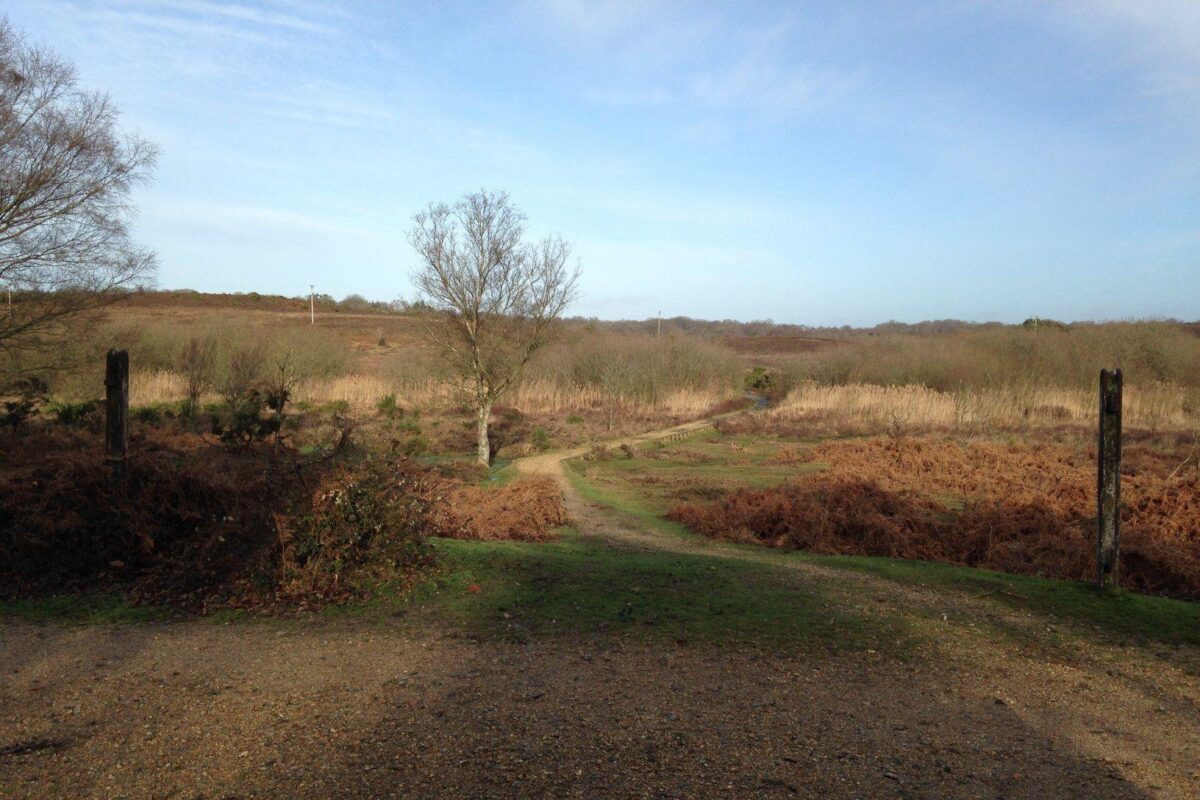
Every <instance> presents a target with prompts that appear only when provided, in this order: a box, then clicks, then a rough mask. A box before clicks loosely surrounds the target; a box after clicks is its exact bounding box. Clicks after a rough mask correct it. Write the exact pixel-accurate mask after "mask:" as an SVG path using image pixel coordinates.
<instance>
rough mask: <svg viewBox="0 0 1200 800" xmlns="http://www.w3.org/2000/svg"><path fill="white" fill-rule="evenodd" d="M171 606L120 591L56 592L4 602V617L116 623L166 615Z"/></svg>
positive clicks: (0, 605)
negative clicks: (138, 601)
mask: <svg viewBox="0 0 1200 800" xmlns="http://www.w3.org/2000/svg"><path fill="white" fill-rule="evenodd" d="M170 613H171V612H170V610H169V609H166V608H163V607H161V606H138V605H134V604H133V603H130V602H129V601H128V600H125V599H124V598H121V597H119V596H117V595H108V594H96V595H93V594H82V595H54V596H51V597H38V598H30V599H21V600H8V601H4V602H0V619H16V620H23V621H26V622H69V623H113V622H147V621H151V620H157V619H164V618H166V617H168V616H169V615H170Z"/></svg>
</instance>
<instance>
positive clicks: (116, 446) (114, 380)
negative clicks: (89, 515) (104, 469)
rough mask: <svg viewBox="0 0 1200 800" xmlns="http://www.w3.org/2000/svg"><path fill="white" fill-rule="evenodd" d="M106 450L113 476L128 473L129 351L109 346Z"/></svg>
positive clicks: (106, 377) (105, 386)
mask: <svg viewBox="0 0 1200 800" xmlns="http://www.w3.org/2000/svg"><path fill="white" fill-rule="evenodd" d="M104 389H105V398H104V423H105V425H104V454H105V458H106V460H107V461H108V463H109V464H111V465H112V471H113V477H114V478H118V479H119V478H121V477H122V476H123V475H124V474H125V457H126V456H127V455H129V353H128V352H127V351H125V350H109V351H108V359H107V363H106V365H105V370H104Z"/></svg>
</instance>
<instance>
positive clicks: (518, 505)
mask: <svg viewBox="0 0 1200 800" xmlns="http://www.w3.org/2000/svg"><path fill="white" fill-rule="evenodd" d="M430 523H431V524H430V532H431V533H433V534H435V535H438V536H445V537H447V538H450V539H479V540H484V541H489V540H495V539H511V540H516V541H525V542H541V541H545V540H547V539H550V538H552V537H553V536H554V529H555V528H557V527H558V526H560V525H565V524H566V523H567V509H566V505H565V504H564V503H563V494H562V490H561V489H560V488H559V487H558V484H557V483H555V482H554V481H553V480H552V479H551V478H546V477H532V478H519V479H517V480H515V481H513V482H512V483H507V484H504V485H503V486H498V487H495V488H483V487H479V486H457V487H454V486H442V487H439V488H438V489H437V490H436V491H434V492H433V495H432V500H431V503H430Z"/></svg>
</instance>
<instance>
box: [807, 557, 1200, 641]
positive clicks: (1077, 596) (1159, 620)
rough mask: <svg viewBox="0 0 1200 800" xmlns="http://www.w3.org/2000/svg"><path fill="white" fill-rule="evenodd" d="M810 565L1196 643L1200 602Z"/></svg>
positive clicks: (852, 565) (955, 574)
mask: <svg viewBox="0 0 1200 800" xmlns="http://www.w3.org/2000/svg"><path fill="white" fill-rule="evenodd" d="M809 558H811V559H812V560H813V561H814V563H819V564H824V565H827V566H831V567H835V568H837V569H848V570H854V571H858V572H866V573H870V574H872V575H876V576H879V577H882V578H887V579H888V580H892V581H896V582H897V583H904V584H908V585H915V586H921V587H925V588H929V589H931V590H934V591H954V592H962V593H965V594H969V595H970V596H972V597H975V598H987V599H989V600H992V601H994V602H997V603H1001V604H1003V605H1005V606H1008V607H1010V608H1015V609H1020V610H1024V611H1029V612H1031V613H1035V614H1038V615H1041V616H1044V617H1046V618H1047V620H1049V621H1053V620H1059V621H1062V622H1065V623H1069V624H1071V625H1072V627H1073V628H1074V629H1075V631H1076V632H1077V633H1084V634H1088V633H1100V634H1102V635H1104V636H1105V638H1112V637H1114V636H1115V637H1117V638H1122V639H1127V640H1129V641H1143V642H1145V641H1151V642H1162V643H1165V644H1190V645H1200V603H1189V602H1186V601H1184V600H1172V599H1170V598H1167V597H1152V596H1149V595H1143V594H1137V593H1135V592H1119V593H1117V594H1107V593H1103V592H1100V591H1097V590H1096V589H1095V588H1094V587H1093V586H1090V585H1088V584H1083V583H1078V582H1075V581H1060V580H1052V579H1048V578H1039V577H1035V576H1032V575H1010V574H1007V573H1003V572H993V571H991V570H984V569H973V568H971V567H959V566H953V565H949V564H934V563H930V562H927V561H904V560H899V559H891V558H872V557H866V556H810V557H809Z"/></svg>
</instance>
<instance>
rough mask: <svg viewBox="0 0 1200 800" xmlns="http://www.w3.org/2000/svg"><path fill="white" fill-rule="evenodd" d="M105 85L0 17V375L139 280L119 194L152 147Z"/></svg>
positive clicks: (143, 175) (142, 169) (145, 257)
mask: <svg viewBox="0 0 1200 800" xmlns="http://www.w3.org/2000/svg"><path fill="white" fill-rule="evenodd" d="M117 117H118V112H117V109H116V108H115V107H114V105H113V103H112V101H111V100H110V99H109V98H108V97H107V96H106V95H104V94H100V93H91V92H85V91H83V90H81V89H80V88H78V86H77V78H76V74H75V70H74V68H73V67H72V66H71V65H70V64H69V63H67V62H66V61H63V60H62V59H60V58H58V57H57V56H55V55H54V54H52V53H50V52H48V51H46V50H42V49H39V48H36V47H32V46H30V45H28V44H26V42H25V41H24V40H23V39H22V38H21V37H20V36H19V35H18V34H17V33H16V32H15V31H14V30H13V29H12V27H11V26H10V25H9V24H8V22H7V21H6V20H5V19H4V18H2V17H0V289H2V290H5V291H7V292H11V293H12V296H13V298H14V302H13V303H12V304H11V306H9V305H8V303H7V302H4V301H6V300H7V298H6V297H3V296H0V303H3V304H0V356H5V357H7V358H6V359H5V361H6V362H8V363H7V364H6V363H3V362H0V374H2V372H3V371H4V370H5V368H6V366H8V367H11V366H12V364H13V363H14V362H15V359H16V357H17V356H18V355H20V354H22V353H28V352H30V351H38V350H41V351H42V352H45V351H46V350H47V349H48V346H49V345H51V344H53V343H54V342H56V341H59V340H60V339H61V337H64V336H66V335H68V334H69V327H68V323H69V322H70V321H71V320H72V319H73V318H74V317H75V316H76V315H78V314H79V313H81V312H84V311H87V310H89V309H93V308H96V307H98V306H100V305H102V304H104V303H107V302H109V301H111V300H112V299H113V298H114V297H116V296H118V295H119V293H120V292H121V291H122V290H123V289H127V288H130V287H133V286H135V285H140V284H143V283H146V282H148V281H149V280H150V279H151V278H152V277H153V273H154V269H155V258H154V254H153V253H151V252H149V251H147V250H143V249H141V248H139V247H137V246H136V245H134V244H133V242H132V240H131V238H130V233H129V220H130V217H131V216H132V213H133V207H132V204H131V202H130V194H131V192H132V190H133V188H134V187H135V186H137V185H138V184H139V183H141V182H142V181H145V180H146V179H147V178H148V177H149V174H150V170H151V169H152V167H153V164H154V159H155V150H154V148H153V147H152V146H151V145H149V144H147V143H146V142H144V141H142V140H141V139H138V138H136V137H133V136H125V135H122V134H121V133H120V132H119V131H118V130H117Z"/></svg>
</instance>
